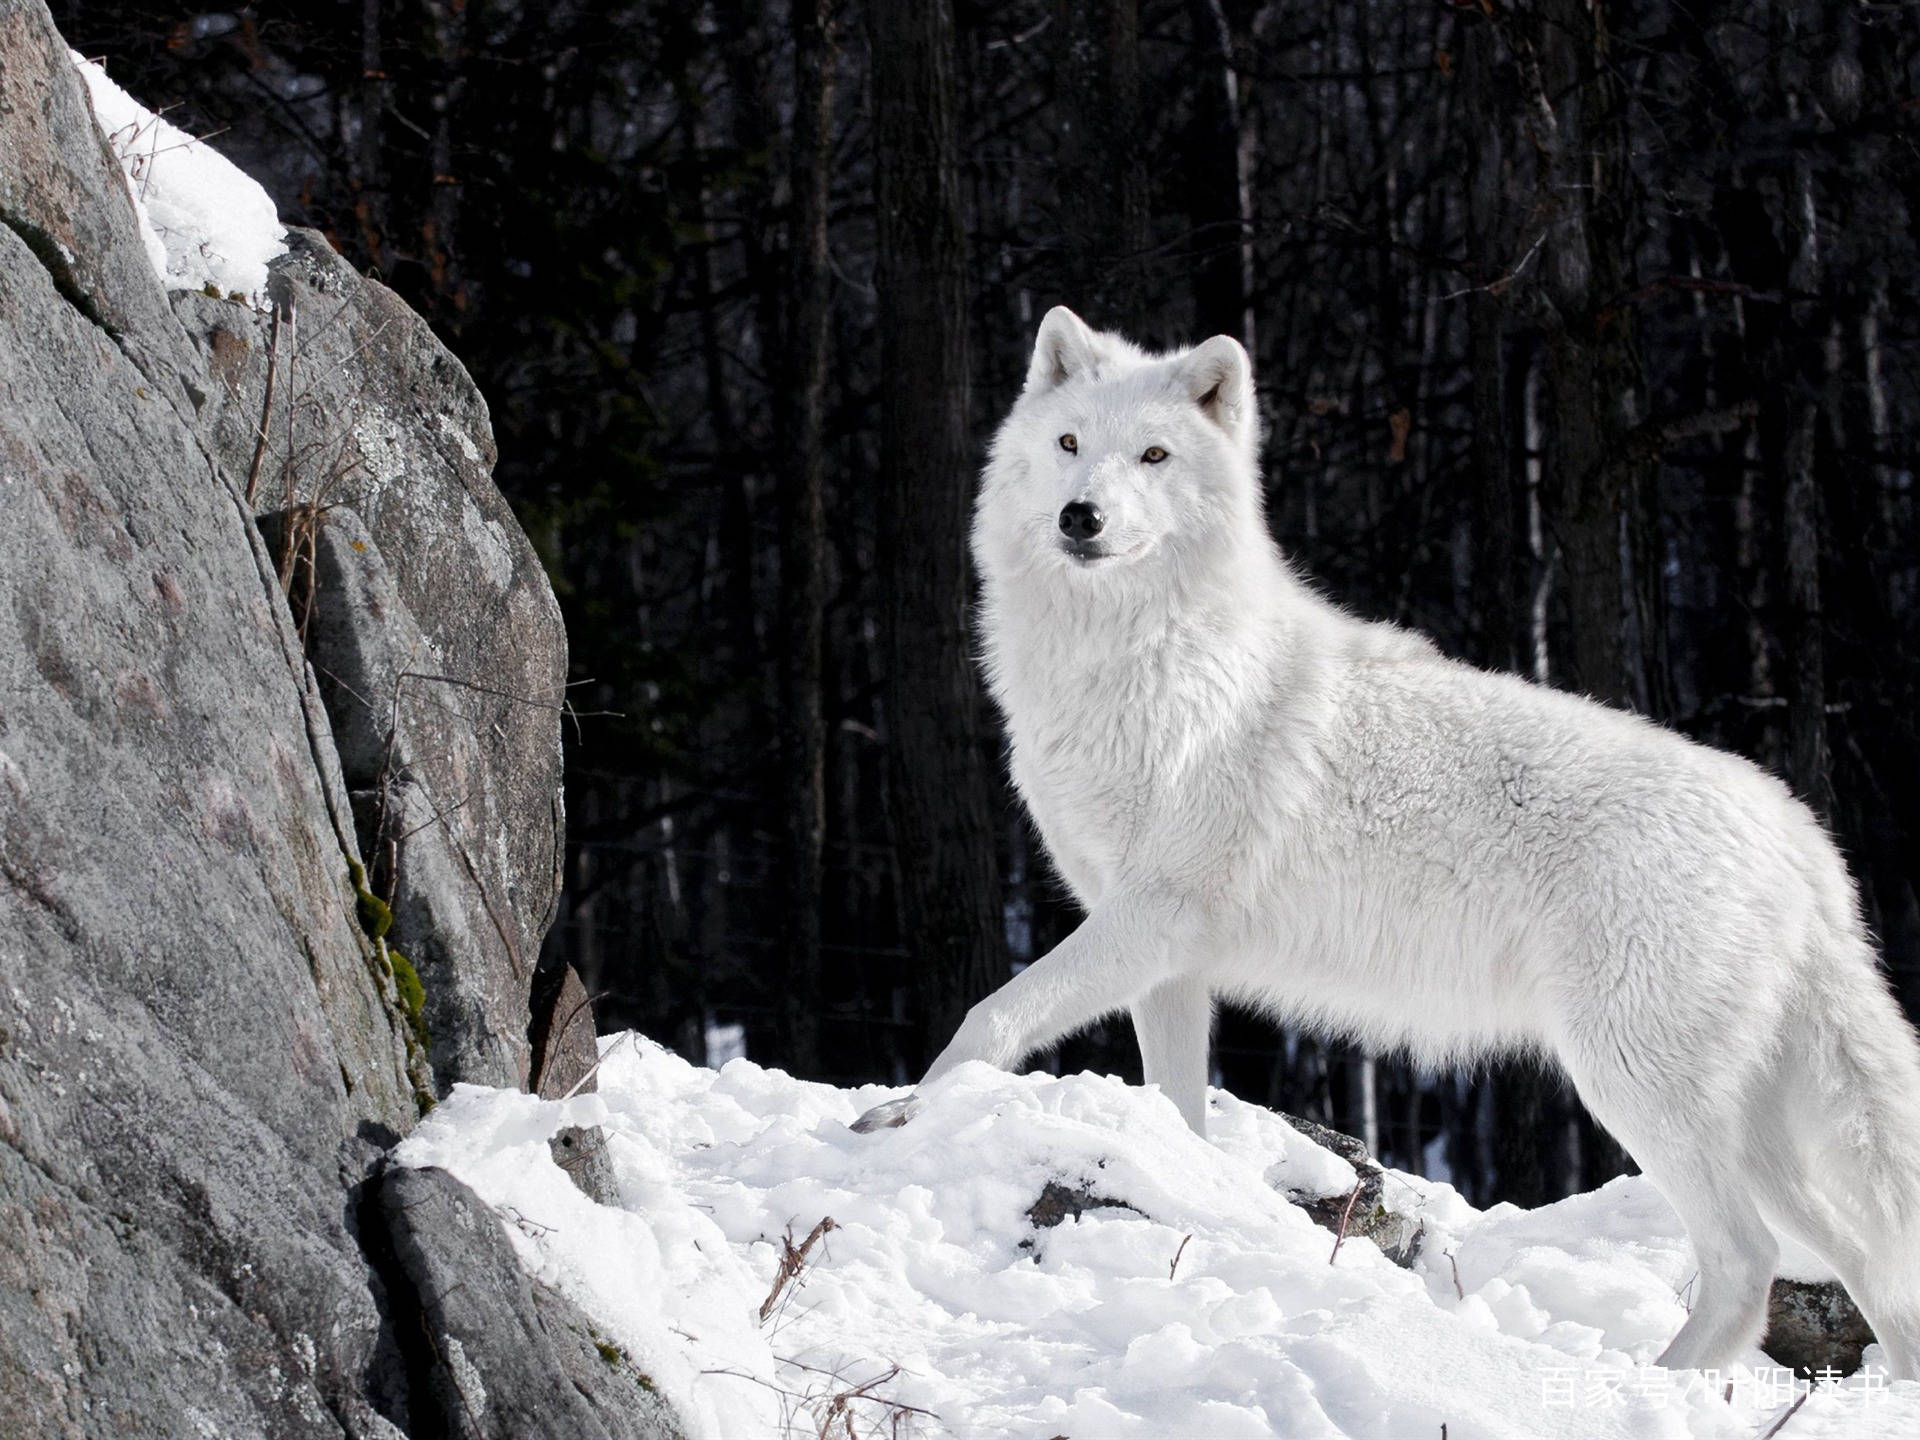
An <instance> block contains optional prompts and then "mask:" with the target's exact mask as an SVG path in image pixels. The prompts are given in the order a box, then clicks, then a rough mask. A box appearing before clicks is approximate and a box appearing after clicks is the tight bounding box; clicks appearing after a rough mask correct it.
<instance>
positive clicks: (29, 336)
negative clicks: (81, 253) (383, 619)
mask: <svg viewBox="0 0 1920 1440" xmlns="http://www.w3.org/2000/svg"><path fill="white" fill-rule="evenodd" d="M15 13H16V14H17V12H15ZM14 61H15V57H14V55H13V53H12V52H11V51H9V53H8V56H7V61H6V63H7V65H8V66H9V69H11V67H12V65H13V64H14ZM68 78H69V77H60V80H61V82H62V83H65V81H66V80H67V79H68ZM70 83H71V85H73V86H78V85H79V83H80V82H79V79H78V77H77V76H74V77H70ZM82 113H84V111H83V112H82ZM32 118H33V117H31V116H23V114H22V112H20V111H14V112H12V113H10V114H7V115H5V116H4V123H5V125H7V126H9V127H11V126H14V125H17V124H20V123H23V120H30V119H32ZM88 123H91V122H90V121H89V122H88ZM16 153H17V152H16ZM141 283H143V284H145V285H147V286H149V287H155V286H157V281H155V280H154V278H153V276H152V274H151V272H148V273H147V274H146V275H145V276H144V277H143V278H142V280H141ZM0 327H4V329H5V336H4V339H3V340H0V393H4V394H5V395H6V396H7V405H6V407H5V411H4V413H0V534H4V535H5V536H6V540H7V547H8V553H7V558H6V563H5V564H4V565H0V790H3V791H4V796H3V798H0V1032H4V1040H0V1097H4V1104H5V1107H6V1111H7V1114H8V1117H9V1124H8V1126H7V1127H6V1128H7V1132H8V1133H7V1136H6V1141H5V1144H4V1146H0V1234H4V1235H5V1237H6V1238H5V1240H4V1242H0V1334H4V1335H5V1336H6V1337H7V1338H6V1343H5V1344H4V1345H0V1414H4V1415H5V1416H6V1417H7V1427H6V1428H7V1431H8V1434H9V1435H10V1436H11V1435H20V1436H40V1435H56V1434H69V1433H75V1426H76V1424H77V1422H76V1420H75V1417H76V1416H79V1415H86V1414H91V1415H93V1416H94V1417H96V1418H94V1419H93V1420H91V1421H89V1422H88V1424H87V1426H86V1427H85V1429H87V1430H89V1431H90V1432H91V1433H95V1434H103V1435H104V1434H114V1435H124V1436H149V1435H175V1434H190V1433H194V1432H195V1430H196V1428H204V1429H207V1430H212V1431H216V1432H219V1433H235V1434H263V1433H268V1434H276V1435H309V1434H311V1435H339V1434H341V1433H342V1432H343V1431H345V1432H347V1433H372V1432H371V1430H370V1429H369V1428H368V1422H364V1420H363V1418H356V1417H363V1416H364V1414H365V1413H369V1412H368V1404H369V1402H368V1401H367V1399H366V1394H365V1391H364V1387H363V1383H362V1377H363V1376H364V1375H365V1374H366V1372H367V1371H368V1369H369V1366H370V1364H371V1361H372V1356H373V1354H374V1351H375V1348H376V1345H377V1338H378V1334H379V1330H380V1324H381V1320H380V1314H379V1311H378V1308H377V1306H376V1304H375V1302H374V1299H373V1296H372V1294H371V1292H370V1290H369V1288H368V1272H367V1269H366V1265H365V1262H364V1259H363V1257H362V1256H361V1254H360V1250H359V1246H358V1244H357V1242H356V1240H355V1238H354V1235H353V1233H352V1229H351V1226H350V1223H349V1220H348V1215H347V1202H346V1196H345V1193H344V1191H343V1190H342V1188H341V1185H340V1182H339V1178H338V1173H337V1171H338V1157H337V1152H338V1149H339V1146H340V1144H341V1142H342V1141H343V1139H346V1138H347V1137H350V1136H352V1135H353V1134H354V1132H355V1130H356V1129H357V1128H358V1127H359V1126H360V1125H361V1124H362V1123H365V1122H374V1123H378V1124H382V1125H385V1126H388V1127H390V1128H394V1129H402V1128H405V1126H406V1125H408V1124H409V1123H410V1122H411V1120H412V1118H413V1116H414V1114H415V1109H414V1101H413V1094H412V1086H411V1084H410V1082H409V1080H408V1076H407V1073H406V1064H405V1047H404V1043H403V1041H402V1039H401V1037H400V1035H399V1033H398V1031H397V1029H396V1023H395V1018H394V1013H393V1011H392V1009H391V1004H390V993H389V992H388V991H387V989H386V988H385V987H384V984H383V980H382V977H381V975H380V974H379V973H378V971H377V970H376V968H375V966H374V952H373V949H372V947H371V946H370V945H369V943H368V942H367V940H366V938H365V936H364V935H363V934H362V932H361V930H360V928H359V927H358V925H356V924H355V922H354V897H353V890H352V886H351V884H350V882H349V869H348V862H349V860H350V859H352V858H353V856H354V843H353V834H352V829H351V826H350V825H347V824H344V823H343V817H344V815H345V810H346V803H347V802H346V797H345V795H344V794H341V793H339V792H337V791H336V790H334V789H332V788H331V787H330V785H329V780H328V776H329V773H330V769H329V766H328V765H327V764H325V763H323V762H322V761H321V760H320V759H319V758H318V757H317V754H316V752H317V751H318V750H321V749H325V750H327V751H329V752H330V749H331V741H330V739H329V737H328V735H327V733H326V729H325V717H324V715H323V714H321V713H320V712H319V711H318V709H317V707H313V708H309V706H308V705H307V703H306V700H307V695H306V690H305V665H304V662H303V660H302V658H301V655H300V650H299V645H298V640H297V637H296V636H295V635H294V634H293V631H292V627H291V624H290V621H289V617H288V614H287V610H286V606H285V604H284V602H283V601H282V600H281V598H280V595H279V592H278V588H277V585H276V584H275V582H274V578H273V576H272V573H271V570H270V569H269V567H268V566H267V564H266V555H265V549H264V547H263V546H262V545H261V544H260V542H259V537H258V535H257V533H256V532H255V530H254V528H253V526H252V524H251V523H250V518H249V517H247V516H246V515H245V514H244V513H243V510H242V508H241V507H240V505H239V504H238V502H237V497H236V496H235V494H234V492H233V490H232V489H231V488H230V486H229V485H228V484H227V483H226V480H225V479H224V477H222V476H221V474H220V473H219V472H218V471H217V470H215V469H214V468H213V467H211V466H210V465H209V464H208V462H207V457H206V455H205V453H204V452H203V451H202V450H201V449H200V448H199V446H198V445H197V443H196V442H195V437H194V435H193V433H192V432H191V430H190V429H189V427H188V425H187V423H186V420H185V419H184V417H183V416H182V414H181V413H180V412H179V411H178V410H176V409H175V408H174V407H173V406H172V405H171V404H170V403H168V401H167V399H166V398H165V396H164V394H163V393H162V392H161V391H160V390H159V389H158V388H156V387H155V386H153V385H152V384H151V382H150V380H149V378H148V376H147V375H146V374H144V373H143V372H142V370H141V369H140V368H139V367H138V366H137V365H136V364H135V363H134V362H133V360H132V359H131V358H129V356H128V355H127V353H126V352H125V351H123V350H122V349H121V348H120V346H119V345H118V344H117V343H116V342H115V341H114V339H113V338H112V337H111V336H110V335H109V334H108V333H107V332H106V331H105V330H104V329H102V327H101V326H100V325H99V324H97V323H95V321H94V320H92V319H90V318H89V317H88V316H87V315H85V314H84V313H82V311H81V310H80V309H79V308H77V307H76V306H75V304H74V303H73V301H72V300H71V299H70V298H69V297H68V296H67V295H65V294H63V293H62V292H61V290H60V288H59V287H58V285H57V284H56V277H55V276H54V275H53V274H51V273H50V272H49V271H48V269H47V267H46V265H45V264H44V263H43V262H42V260H41V258H40V257H39V256H38V255H36V254H35V253H34V252H33V251H32V250H31V249H29V248H28V246H27V245H26V244H25V242H24V241H22V240H21V238H20V236H19V235H18V234H17V233H16V231H15V230H14V229H12V228H0ZM201 378H202V379H204V377H201ZM88 1407H91V1410H89V1408H88Z"/></svg>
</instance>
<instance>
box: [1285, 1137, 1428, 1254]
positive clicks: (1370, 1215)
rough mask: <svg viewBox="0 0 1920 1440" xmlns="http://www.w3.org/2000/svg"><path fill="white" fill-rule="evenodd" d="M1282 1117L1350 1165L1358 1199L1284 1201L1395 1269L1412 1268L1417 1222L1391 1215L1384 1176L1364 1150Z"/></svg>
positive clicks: (1302, 1196) (1294, 1195)
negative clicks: (1368, 1244)
mask: <svg viewBox="0 0 1920 1440" xmlns="http://www.w3.org/2000/svg"><path fill="white" fill-rule="evenodd" d="M1281 1118H1282V1119H1284V1120H1285V1121H1286V1122H1287V1124H1289V1125H1291V1126H1292V1127H1293V1128H1294V1129H1295V1130H1298V1131H1299V1132H1300V1133H1301V1134H1302V1135H1303V1136H1305V1137H1306V1138H1307V1139H1309V1140H1311V1141H1312V1142H1313V1143H1314V1144H1316V1145H1318V1146H1320V1147H1321V1148H1323V1149H1326V1150H1331V1151H1332V1152H1333V1153H1334V1154H1336V1155H1338V1156H1339V1157H1340V1158H1341V1159H1342V1160H1345V1161H1346V1162H1347V1163H1348V1164H1350V1165H1352V1166H1353V1168H1354V1170H1355V1171H1356V1172H1358V1174H1359V1182H1360V1183H1359V1185H1358V1187H1357V1188H1358V1193H1357V1194H1356V1193H1355V1192H1354V1191H1352V1190H1348V1191H1343V1192H1342V1193H1340V1194H1337V1195H1309V1194H1306V1193H1303V1192H1289V1193H1288V1195H1287V1198H1288V1199H1289V1200H1291V1201H1292V1202H1293V1203H1294V1204H1296V1205H1298V1206H1299V1207H1300V1208H1301V1209H1303V1210H1305V1211H1306V1212H1307V1214H1308V1215H1310V1216H1312V1217H1313V1221H1314V1223H1315V1224H1316V1225H1322V1226H1325V1227H1326V1228H1327V1229H1328V1230H1330V1231H1332V1232H1333V1233H1334V1234H1335V1235H1341V1234H1345V1235H1364V1236H1365V1237H1366V1238H1367V1239H1369V1240H1371V1241H1373V1243H1374V1244H1375V1245H1378V1246H1379V1247H1380V1253H1381V1254H1383V1255H1385V1256H1386V1257H1387V1258H1388V1259H1389V1260H1391V1261H1393V1263H1394V1264H1396V1265H1411V1264H1413V1262H1414V1260H1415V1259H1416V1258H1417V1257H1418V1256H1419V1254H1420V1240H1421V1234H1422V1232H1421V1229H1420V1222H1419V1220H1418V1218H1417V1217H1414V1216H1411V1215H1405V1214H1402V1213H1401V1212H1400V1211H1398V1210H1395V1209H1394V1208H1393V1207H1392V1205H1391V1204H1390V1203H1389V1199H1388V1197H1387V1194H1386V1178H1387V1172H1386V1171H1385V1170H1384V1169H1383V1168H1381V1165H1380V1163H1379V1162H1378V1161H1377V1160H1375V1159H1374V1158H1373V1157H1372V1156H1371V1155H1369V1154H1368V1153H1367V1147H1366V1146H1365V1145H1363V1144H1362V1143H1361V1142H1360V1141H1358V1140H1356V1139H1355V1138H1354V1137H1353V1136H1351V1135H1343V1134H1341V1133H1340V1132H1339V1131H1338V1130H1333V1129H1329V1128H1328V1127H1327V1126H1325V1125H1317V1124H1315V1123H1314V1122H1313V1121H1311V1120H1303V1119H1301V1118H1300V1117H1299V1116H1297V1115H1283V1116H1282V1117H1281Z"/></svg>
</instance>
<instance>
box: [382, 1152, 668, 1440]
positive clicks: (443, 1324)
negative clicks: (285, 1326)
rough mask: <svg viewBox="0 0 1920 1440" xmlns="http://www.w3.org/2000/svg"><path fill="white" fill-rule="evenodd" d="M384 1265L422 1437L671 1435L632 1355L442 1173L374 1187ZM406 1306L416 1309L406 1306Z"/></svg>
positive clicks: (410, 1175) (528, 1439)
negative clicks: (399, 1302)
mask: <svg viewBox="0 0 1920 1440" xmlns="http://www.w3.org/2000/svg"><path fill="white" fill-rule="evenodd" d="M375 1183H376V1185H377V1187H378V1189H377V1196H376V1199H375V1202H374V1204H375V1208H376V1209H377V1213H378V1215H379V1217H380V1221H381V1224H382V1225H383V1226H384V1234H383V1237H382V1243H383V1246H384V1249H383V1252H382V1253H383V1270H384V1273H385V1275H386V1277H387V1282H388V1286H389V1288H390V1290H392V1291H393V1292H394V1293H396V1294H400V1295H404V1296H406V1297H409V1298H408V1299H407V1300H406V1302H405V1304H404V1305H403V1306H396V1314H395V1320H396V1327H395V1332H396V1334H398V1335H399V1336H401V1337H402V1350H403V1353H404V1357H405V1363H406V1366H407V1370H408V1374H409V1376H410V1378H411V1382H412V1383H411V1386H410V1395H411V1396H412V1403H413V1410H412V1427H411V1428H412V1429H413V1432H414V1433H415V1434H445V1435H451V1436H462V1437H466V1436H475V1437H478V1436H491V1437H506V1436H511V1437H513V1440H541V1437H545V1436H551V1437H553V1440H599V1437H606V1440H628V1437H631V1440H667V1437H674V1436H679V1435H680V1434H681V1430H680V1425H679V1422H678V1420H677V1419H676V1417H675V1415H674V1413H673V1410H672V1408H671V1407H670V1406H669V1405H668V1404H667V1403H666V1401H665V1400H664V1399H663V1398H662V1397H661V1395H660V1394H659V1392H658V1391H657V1390H656V1389H655V1388H654V1385H653V1381H652V1380H651V1379H650V1378H649V1377H648V1376H647V1375H645V1374H644V1373H642V1372H641V1371H640V1370H638V1369H637V1368H636V1367H635V1366H634V1364H633V1362H632V1360H631V1359H630V1358H629V1357H628V1356H627V1354H626V1352H625V1351H623V1350H621V1349H620V1348H619V1347H618V1346H617V1345H615V1344H613V1343H612V1342H611V1341H610V1340H608V1339H607V1338H606V1337H605V1336H603V1335H601V1334H600V1333H599V1332H598V1331H597V1330H595V1328H594V1327H593V1325H592V1323H591V1322H590V1321H589V1320H588V1319H587V1317H586V1316H585V1315H584V1314H583V1313H581V1311H580V1310H579V1309H578V1308H576V1307H575V1306H574V1305H573V1304H572V1303H571V1302H570V1301H568V1300H567V1299H565V1298H564V1297H563V1296H561V1295H560V1294H559V1293H558V1292H557V1291H555V1290H553V1289H551V1288H550V1287H548V1286H546V1285H542V1284H540V1283H539V1282H538V1281H536V1280H533V1279H530V1278H529V1277H528V1276H527V1275H526V1273H525V1272H524V1271H522V1270H521V1269H520V1266H519V1264H518V1262H517V1261H516V1260H515V1258H514V1253H513V1246H512V1244H511V1242H509V1241H508V1239H507V1236H506V1233H505V1231H504V1230H503V1229H502V1222H501V1220H500V1219H499V1218H498V1217H497V1216H496V1215H495V1214H494V1212H493V1211H492V1210H490V1209H488V1208H487V1207H486V1206H485V1205H484V1204H482V1203H481V1201H480V1199H479V1197H478V1196H476V1195H475V1194H474V1193H473V1192H472V1191H471V1190H469V1189H468V1188H467V1187H466V1186H465V1185H463V1184H461V1183H460V1182H459V1181H458V1180H456V1179H454V1177H453V1176H451V1175H449V1174H448V1173H447V1172H446V1171H444V1170H437V1169H420V1170H407V1169H397V1168H396V1169H389V1170H388V1171H387V1172H386V1174H385V1175H384V1176H383V1177H381V1178H380V1179H379V1180H378V1181H377V1182H375ZM402 1310H404V1311H405V1312H406V1313H404V1314H403V1313H401V1312H402Z"/></svg>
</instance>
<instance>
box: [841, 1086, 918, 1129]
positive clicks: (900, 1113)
mask: <svg viewBox="0 0 1920 1440" xmlns="http://www.w3.org/2000/svg"><path fill="white" fill-rule="evenodd" d="M922 1103H923V1102H922V1101H921V1099H920V1097H919V1096H918V1095H902V1096H901V1097H900V1098H899V1099H898V1100H889V1101H887V1103H886V1104H884V1105H876V1106H874V1107H873V1109H871V1110H869V1111H867V1113H866V1114H864V1115H862V1116H861V1117H860V1118H859V1119H858V1120H856V1121H854V1122H853V1129H854V1132H855V1133H856V1134H859V1135H871V1134H872V1133H873V1132H874V1131H875V1130H890V1129H892V1128H893V1127H894V1126H895V1125H904V1124H906V1123H907V1121H909V1120H911V1119H912V1118H913V1117H914V1116H916V1115H918V1114H919V1113H920V1107H921V1105H922Z"/></svg>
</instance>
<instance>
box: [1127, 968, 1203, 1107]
mask: <svg viewBox="0 0 1920 1440" xmlns="http://www.w3.org/2000/svg"><path fill="white" fill-rule="evenodd" d="M1132 1009H1133V1034H1134V1038H1135V1039H1137V1040H1138V1041H1139V1042H1140V1068H1141V1070H1142V1071H1144V1072H1145V1075H1146V1081H1147V1084H1149V1085H1158V1086H1159V1087H1160V1093H1161V1094H1163V1095H1165V1096H1166V1097H1167V1098H1168V1099H1169V1100H1171V1101H1173V1103H1174V1105H1175V1106H1176V1107H1178V1109H1179V1111H1180V1118H1181V1119H1183V1120H1185V1121H1186V1122H1187V1125H1188V1126H1189V1127H1190V1128H1191V1129H1192V1131H1193V1133H1194V1134H1196V1135H1205V1134H1206V1133H1207V1041H1208V1039H1209V1037H1210V1036H1211V1035H1212V1032H1213V996H1212V995H1211V994H1210V993H1209V992H1208V990H1207V982H1206V981H1205V980H1204V979H1202V978H1201V977H1200V976H1198V975H1175V976H1174V977H1173V978H1172V979H1170V980H1163V981H1161V982H1160V983H1159V984H1158V985H1156V986H1154V987H1153V989H1151V990H1149V991H1148V992H1147V993H1146V994H1145V995H1142V996H1141V997H1140V998H1139V999H1138V1000H1136V1001H1134V1002H1133V1006H1132Z"/></svg>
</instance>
